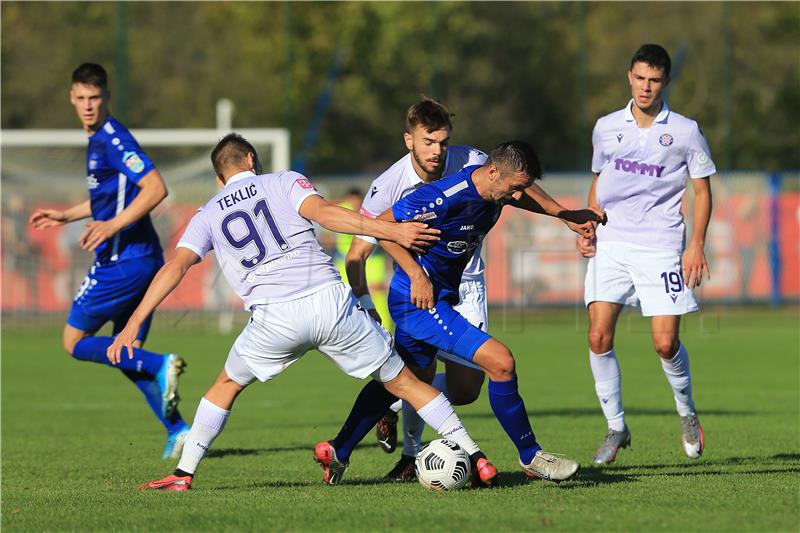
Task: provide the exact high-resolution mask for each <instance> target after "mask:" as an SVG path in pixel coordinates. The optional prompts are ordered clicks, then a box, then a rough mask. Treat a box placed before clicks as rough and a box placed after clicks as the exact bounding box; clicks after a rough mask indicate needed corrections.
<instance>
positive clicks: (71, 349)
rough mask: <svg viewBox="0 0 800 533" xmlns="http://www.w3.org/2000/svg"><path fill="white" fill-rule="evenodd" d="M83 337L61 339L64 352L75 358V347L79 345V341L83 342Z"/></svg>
mask: <svg viewBox="0 0 800 533" xmlns="http://www.w3.org/2000/svg"><path fill="white" fill-rule="evenodd" d="M82 338H83V337H76V336H74V335H67V334H64V336H63V337H62V338H61V344H62V346H64V351H65V352H67V355H69V356H70V357H73V356H74V354H75V345H76V344H78V341H79V340H81V339H82Z"/></svg>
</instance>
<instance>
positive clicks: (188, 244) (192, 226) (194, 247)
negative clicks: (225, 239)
mask: <svg viewBox="0 0 800 533" xmlns="http://www.w3.org/2000/svg"><path fill="white" fill-rule="evenodd" d="M176 248H188V249H189V250H191V251H193V252H194V253H196V254H197V256H198V257H199V258H200V259H202V258H203V257H205V255H206V254H207V253H208V252H209V251H210V250H213V249H214V242H213V240H212V238H211V227H210V226H209V223H208V219H207V218H206V217H205V216H204V214H203V210H202V209H200V210H198V211H197V213H195V215H194V216H193V217H192V220H190V221H189V225H188V226H186V230H185V231H184V232H183V235H181V239H180V241H178V246H176Z"/></svg>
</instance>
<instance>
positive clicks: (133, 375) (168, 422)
mask: <svg viewBox="0 0 800 533" xmlns="http://www.w3.org/2000/svg"><path fill="white" fill-rule="evenodd" d="M122 373H123V374H125V376H126V377H127V378H128V379H129V380H131V381H133V383H134V384H135V385H136V386H137V387H138V388H139V390H140V391H142V394H144V397H145V399H146V400H147V405H149V406H150V409H152V410H153V414H155V415H156V418H158V420H159V421H160V422H161V423H162V424H164V427H165V428H167V433H175V432H176V431H180V430H182V429H183V428H184V427H186V422H184V421H183V418H182V417H181V414H180V413H179V412H178V410H177V409H176V410H175V413H174V414H173V415H172V416H171V417H169V418H164V417H163V416H162V415H161V389H160V388H159V386H158V383H156V382H155V380H153V378H152V377H151V376H148V375H147V374H145V373H144V372H132V371H130V370H123V371H122Z"/></svg>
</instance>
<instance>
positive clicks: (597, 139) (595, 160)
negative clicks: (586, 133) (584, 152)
mask: <svg viewBox="0 0 800 533" xmlns="http://www.w3.org/2000/svg"><path fill="white" fill-rule="evenodd" d="M599 127H600V122H599V121H598V122H597V124H595V125H594V130H592V172H594V173H595V174H600V172H601V171H602V170H603V168H605V166H606V164H608V161H609V160H610V159H611V158H610V157H609V155H608V154H607V153H604V152H603V141H602V137H601V135H600V131H599Z"/></svg>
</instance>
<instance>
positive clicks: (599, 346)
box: [589, 329, 614, 353]
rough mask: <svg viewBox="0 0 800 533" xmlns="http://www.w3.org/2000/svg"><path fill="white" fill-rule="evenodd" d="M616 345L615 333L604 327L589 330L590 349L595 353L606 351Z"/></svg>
mask: <svg viewBox="0 0 800 533" xmlns="http://www.w3.org/2000/svg"><path fill="white" fill-rule="evenodd" d="M613 346H614V334H613V332H611V331H607V330H602V329H590V330H589V349H590V350H591V351H593V352H594V353H606V352H607V351H609V350H610V349H611V348H612V347H613Z"/></svg>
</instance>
